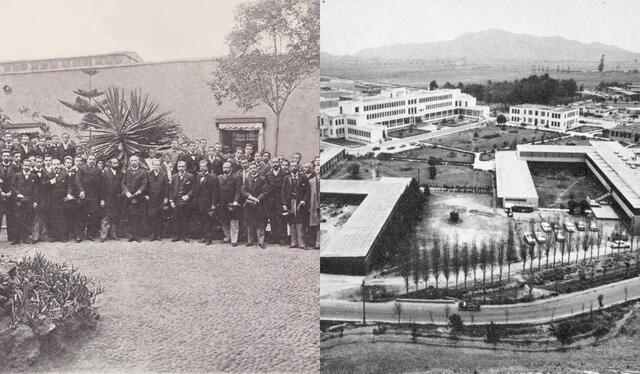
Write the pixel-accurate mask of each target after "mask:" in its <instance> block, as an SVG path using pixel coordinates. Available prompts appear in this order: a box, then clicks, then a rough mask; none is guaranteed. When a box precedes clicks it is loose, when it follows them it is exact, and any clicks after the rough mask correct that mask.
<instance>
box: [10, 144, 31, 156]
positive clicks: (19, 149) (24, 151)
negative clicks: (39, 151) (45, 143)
mask: <svg viewBox="0 0 640 374" xmlns="http://www.w3.org/2000/svg"><path fill="white" fill-rule="evenodd" d="M14 152H20V155H21V156H22V159H23V160H26V159H27V158H29V157H31V156H35V155H36V154H35V148H34V147H33V146H31V144H28V145H27V148H26V149H25V147H24V145H22V144H20V145H17V146H15V147H13V149H12V151H11V153H12V154H13V153H14Z"/></svg>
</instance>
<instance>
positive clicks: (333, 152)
mask: <svg viewBox="0 0 640 374" xmlns="http://www.w3.org/2000/svg"><path fill="white" fill-rule="evenodd" d="M345 157H346V151H345V149H344V148H337V147H336V148H329V149H326V150H324V151H322V152H321V153H320V175H321V176H322V177H323V178H327V177H328V176H329V174H330V173H331V172H332V171H333V170H334V169H335V167H336V165H338V164H339V163H340V161H342V160H343V159H344V158H345ZM323 183H324V182H323Z"/></svg>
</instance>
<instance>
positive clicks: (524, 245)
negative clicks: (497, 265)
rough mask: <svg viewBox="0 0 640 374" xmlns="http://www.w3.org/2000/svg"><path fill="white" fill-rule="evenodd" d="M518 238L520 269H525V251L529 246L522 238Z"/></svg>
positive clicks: (526, 252)
mask: <svg viewBox="0 0 640 374" xmlns="http://www.w3.org/2000/svg"><path fill="white" fill-rule="evenodd" d="M519 239H520V259H521V260H522V271H525V267H526V266H527V256H528V255H529V253H528V251H527V247H528V246H529V245H528V244H527V243H525V241H524V239H523V238H519Z"/></svg>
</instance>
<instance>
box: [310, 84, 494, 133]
mask: <svg viewBox="0 0 640 374" xmlns="http://www.w3.org/2000/svg"><path fill="white" fill-rule="evenodd" d="M488 114H489V108H488V107H486V106H478V105H476V99H475V98H474V97H473V96H470V95H468V94H465V93H462V92H461V91H460V90H459V89H443V90H433V91H428V90H418V89H410V88H393V89H385V90H382V91H380V93H379V94H376V95H360V96H355V97H353V98H348V99H345V100H341V101H339V102H338V105H337V106H336V107H331V108H325V109H323V110H321V114H320V136H321V137H322V138H345V139H347V140H350V141H355V142H359V143H381V142H382V141H383V140H385V139H386V138H388V137H389V133H391V132H394V131H399V130H405V129H408V128H411V127H414V126H418V125H420V124H424V123H434V122H438V121H442V120H447V119H452V118H456V117H459V116H464V117H472V118H486V117H487V116H488Z"/></svg>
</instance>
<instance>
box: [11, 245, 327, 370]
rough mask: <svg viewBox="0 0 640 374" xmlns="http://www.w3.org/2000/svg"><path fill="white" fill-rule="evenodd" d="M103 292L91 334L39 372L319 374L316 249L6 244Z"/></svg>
mask: <svg viewBox="0 0 640 374" xmlns="http://www.w3.org/2000/svg"><path fill="white" fill-rule="evenodd" d="M7 244H8V243H7V242H6V241H4V240H3V241H2V244H1V247H0V253H2V254H3V255H4V256H5V258H9V259H14V260H17V259H20V258H22V257H23V256H33V255H34V254H36V253H37V252H41V253H42V254H44V255H45V256H46V257H47V258H49V259H50V260H53V261H55V262H66V263H67V264H70V265H71V264H72V265H74V266H76V267H78V268H79V269H80V271H81V272H82V273H83V274H85V275H87V276H89V277H92V278H93V279H94V280H95V281H96V282H98V283H99V284H100V285H101V286H102V287H103V288H104V289H105V292H104V294H103V295H101V296H99V297H98V300H97V306H98V313H99V314H100V319H99V321H98V326H97V328H96V330H94V331H88V332H86V333H84V334H82V335H80V336H78V337H77V338H75V339H74V340H73V341H71V342H69V345H68V346H67V347H66V350H65V352H63V353H62V354H58V355H55V356H54V357H42V358H41V359H40V361H38V362H37V363H36V364H34V366H33V367H32V368H31V370H32V371H34V372H106V371H108V372H114V371H115V372H124V371H136V372H137V371H170V372H212V371H243V372H246V371H251V372H260V371H277V372H296V373H298V372H317V371H318V370H319V366H318V365H319V363H318V354H319V353H318V335H317V333H316V331H317V324H318V313H319V306H318V291H319V283H318V273H319V251H315V250H307V251H305V250H292V249H289V248H286V247H279V246H268V247H267V249H266V250H263V249H260V248H259V247H245V246H243V245H242V246H238V247H235V248H233V247H231V246H229V245H222V244H216V245H213V246H205V245H202V244H198V243H189V244H186V243H172V242H170V241H168V240H165V241H163V242H156V243H153V245H150V243H148V242H143V243H140V244H136V243H134V244H131V243H126V242H122V241H121V242H110V243H108V244H100V243H99V242H96V243H94V242H84V243H82V244H62V243H40V244H37V245H34V246H31V245H29V246H27V245H23V246H19V247H11V246H7Z"/></svg>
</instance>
